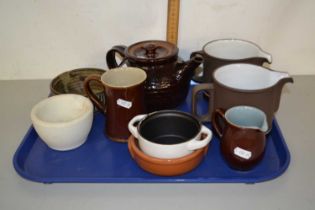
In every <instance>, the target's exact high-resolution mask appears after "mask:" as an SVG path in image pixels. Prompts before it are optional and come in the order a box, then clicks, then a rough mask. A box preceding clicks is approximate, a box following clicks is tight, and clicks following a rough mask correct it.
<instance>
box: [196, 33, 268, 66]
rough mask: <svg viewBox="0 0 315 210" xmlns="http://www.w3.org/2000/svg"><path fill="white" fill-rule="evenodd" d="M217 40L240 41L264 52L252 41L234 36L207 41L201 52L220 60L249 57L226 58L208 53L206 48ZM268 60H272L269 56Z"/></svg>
mask: <svg viewBox="0 0 315 210" xmlns="http://www.w3.org/2000/svg"><path fill="white" fill-rule="evenodd" d="M218 42H234V43H236V42H239V43H242V44H244V45H248V46H250V47H252V48H255V49H256V50H257V51H259V52H263V53H266V52H265V51H264V50H263V49H262V48H261V47H260V46H258V45H257V44H255V43H254V42H251V41H248V40H243V39H236V38H226V39H216V40H212V41H210V42H207V43H206V44H205V45H204V46H203V48H202V50H203V52H205V53H206V54H207V55H209V56H211V57H214V58H217V59H221V60H245V59H248V58H249V57H243V58H226V57H223V56H222V57H220V56H216V55H214V54H211V53H209V52H208V50H207V47H209V46H210V45H212V44H216V43H218ZM266 54H268V55H269V53H266ZM268 60H269V62H272V60H271V58H270V59H268Z"/></svg>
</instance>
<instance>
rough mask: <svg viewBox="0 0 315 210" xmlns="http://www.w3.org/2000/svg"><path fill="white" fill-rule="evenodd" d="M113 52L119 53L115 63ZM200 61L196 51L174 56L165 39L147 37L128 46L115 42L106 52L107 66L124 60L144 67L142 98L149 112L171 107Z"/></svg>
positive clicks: (181, 97) (185, 89) (178, 100)
mask: <svg viewBox="0 0 315 210" xmlns="http://www.w3.org/2000/svg"><path fill="white" fill-rule="evenodd" d="M116 54H118V55H120V56H121V57H122V61H121V63H120V64H118V63H117V60H116ZM202 61H203V59H202V57H201V56H200V55H196V56H192V58H191V59H190V60H189V61H186V62H184V61H182V60H181V59H180V58H178V48H177V47H176V46H175V45H174V44H172V43H169V42H166V41H160V40H148V41H142V42H138V43H135V44H132V45H131V46H129V47H126V46H123V45H118V46H114V47H113V48H112V49H110V50H109V51H108V52H107V54H106V62H107V66H108V68H110V69H111V68H116V67H119V66H122V65H124V64H126V65H127V66H133V67H138V68H141V69H143V70H145V71H146V73H147V80H146V82H145V100H146V106H147V110H148V111H149V112H151V111H156V110H161V109H169V108H175V107H176V106H178V105H179V104H180V103H182V102H183V101H184V100H185V98H186V96H187V93H188V90H189V86H190V80H191V78H192V77H193V75H194V70H195V69H196V68H197V67H198V66H199V64H200V63H201V62H202Z"/></svg>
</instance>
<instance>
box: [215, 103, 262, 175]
mask: <svg viewBox="0 0 315 210" xmlns="http://www.w3.org/2000/svg"><path fill="white" fill-rule="evenodd" d="M212 118H213V119H212V125H213V128H214V130H215V131H216V133H217V134H218V135H219V137H220V138H221V142H220V148H221V153H222V155H223V156H224V158H225V160H226V161H227V163H228V165H229V166H231V167H232V168H234V169H238V170H249V169H251V168H252V167H254V166H255V165H256V164H258V163H259V161H260V160H261V159H262V158H263V154H264V150H265V133H266V131H267V130H268V125H267V121H266V115H265V113H264V112H263V111H261V110H260V109H257V108H255V107H251V106H235V107H232V108H230V109H228V110H227V111H224V110H223V109H216V110H215V112H214V113H213V115H212Z"/></svg>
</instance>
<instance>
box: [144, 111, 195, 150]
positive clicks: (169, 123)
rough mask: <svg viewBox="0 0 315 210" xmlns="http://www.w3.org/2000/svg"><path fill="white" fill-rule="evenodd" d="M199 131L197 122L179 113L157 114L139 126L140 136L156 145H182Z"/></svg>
mask: <svg viewBox="0 0 315 210" xmlns="http://www.w3.org/2000/svg"><path fill="white" fill-rule="evenodd" d="M199 130H200V124H199V122H198V120H196V119H195V118H193V117H192V116H190V115H188V114H184V113H180V112H161V113H159V112H158V113H156V114H153V115H151V116H148V117H147V118H146V119H145V120H144V121H142V122H141V124H140V134H141V136H142V137H144V138H145V139H147V140H149V141H151V142H154V143H158V144H179V143H183V142H185V141H188V140H190V139H192V138H193V137H195V136H196V135H197V134H198V132H199Z"/></svg>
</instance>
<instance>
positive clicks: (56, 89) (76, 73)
mask: <svg viewBox="0 0 315 210" xmlns="http://www.w3.org/2000/svg"><path fill="white" fill-rule="evenodd" d="M104 72H105V70H103V69H97V68H80V69H74V70H70V71H66V72H63V73H61V74H59V75H58V76H57V77H55V78H54V79H53V80H52V81H51V83H50V90H51V94H52V95H59V94H66V93H74V94H80V95H84V96H86V94H85V92H84V89H83V83H84V80H85V78H86V77H88V76H90V75H99V76H101V75H102V74H103V73H104ZM92 89H93V91H95V93H96V94H98V93H101V92H103V87H102V85H101V84H99V83H94V84H93V83H92Z"/></svg>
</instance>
